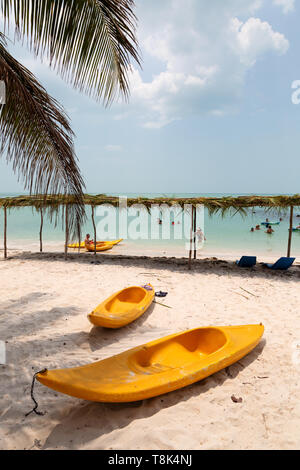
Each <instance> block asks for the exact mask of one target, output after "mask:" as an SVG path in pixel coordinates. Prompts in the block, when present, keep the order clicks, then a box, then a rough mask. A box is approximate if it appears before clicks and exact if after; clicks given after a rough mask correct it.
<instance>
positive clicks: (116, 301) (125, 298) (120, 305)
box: [105, 287, 147, 313]
mask: <svg viewBox="0 0 300 470" xmlns="http://www.w3.org/2000/svg"><path fill="white" fill-rule="evenodd" d="M146 295H147V292H146V291H145V289H143V288H141V287H128V289H124V290H122V291H121V292H119V293H118V294H117V295H116V296H115V297H113V298H112V299H111V300H109V301H108V302H107V304H106V305H105V308H106V310H107V311H108V312H111V313H115V312H117V313H121V312H125V311H127V310H129V309H130V308H132V307H133V306H136V305H137V304H139V303H140V302H142V300H143V299H144V298H145V296H146Z"/></svg>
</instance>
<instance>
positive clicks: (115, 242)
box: [68, 238, 123, 248]
mask: <svg viewBox="0 0 300 470" xmlns="http://www.w3.org/2000/svg"><path fill="white" fill-rule="evenodd" d="M121 241H123V238H120V239H119V240H110V241H104V242H96V245H102V244H103V243H106V244H108V245H117V244H118V243H120V242H121ZM68 248H85V242H81V243H80V245H79V243H71V244H70V245H68Z"/></svg>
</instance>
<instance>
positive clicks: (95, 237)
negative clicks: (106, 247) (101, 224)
mask: <svg viewBox="0 0 300 470" xmlns="http://www.w3.org/2000/svg"><path fill="white" fill-rule="evenodd" d="M92 221H93V227H94V255H95V256H97V231H96V224H95V208H94V206H92Z"/></svg>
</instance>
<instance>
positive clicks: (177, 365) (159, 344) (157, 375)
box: [37, 324, 264, 402]
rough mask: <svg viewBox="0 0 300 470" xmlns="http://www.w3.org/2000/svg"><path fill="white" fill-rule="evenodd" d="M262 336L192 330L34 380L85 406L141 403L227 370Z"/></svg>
mask: <svg viewBox="0 0 300 470" xmlns="http://www.w3.org/2000/svg"><path fill="white" fill-rule="evenodd" d="M263 331H264V327H263V325H261V324H260V325H243V326H225V327H206V328H195V329H193V330H188V331H186V332H183V333H177V334H174V335H171V336H166V337H164V338H160V339H158V340H156V341H151V342H150V343H147V344H144V345H142V346H138V347H136V348H133V349H130V350H128V351H125V352H123V353H121V354H117V355H116V356H112V357H109V358H107V359H104V360H102V361H99V362H94V363H93V364H89V365H85V366H81V367H75V368H71V369H57V370H46V371H45V372H43V373H39V374H38V375H37V379H38V380H39V381H40V382H41V383H42V384H44V385H46V386H47V387H50V388H52V389H54V390H57V391H58V392H62V393H65V394H67V395H71V396H73V397H77V398H82V399H84V400H90V401H99V402H130V401H136V400H143V399H145V398H150V397H154V396H157V395H161V394H163V393H167V392H171V391H172V390H176V389H178V388H181V387H185V386H186V385H190V384H192V383H194V382H197V381H199V380H201V379H204V378H205V377H208V376H209V375H211V374H214V373H215V372H217V371H219V370H221V369H224V368H225V367H228V366H230V364H233V363H234V362H236V361H238V360H239V359H241V358H242V357H243V356H245V355H246V354H248V353H249V352H250V351H251V350H252V349H253V348H254V347H255V346H256V345H257V344H258V343H259V340H260V338H261V336H262V334H263Z"/></svg>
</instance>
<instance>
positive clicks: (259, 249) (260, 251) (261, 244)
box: [0, 193, 300, 259]
mask: <svg viewBox="0 0 300 470" xmlns="http://www.w3.org/2000/svg"><path fill="white" fill-rule="evenodd" d="M14 195H15V194H0V197H4V196H14ZM111 195H115V196H116V195H118V194H116V193H111ZM139 195H140V196H146V197H147V196H148V197H155V196H160V195H161V194H139ZM231 195H234V194H231ZM121 196H127V197H134V196H137V194H122V195H121ZM163 196H167V197H176V196H177V197H196V196H219V197H221V196H228V194H201V193H199V194H196V193H194V194H164V195H163ZM235 196H236V195H235ZM90 214H91V212H90V208H89V207H88V208H87V215H88V221H87V223H86V225H85V227H83V233H84V234H85V233H87V232H89V233H91V235H92V236H93V226H92V222H91V218H90ZM298 214H299V215H300V208H299V210H298V212H297V210H296V211H295V215H294V227H296V226H297V225H300V217H297V215H298ZM136 217H137V216H136V215H134V216H133V215H131V216H129V217H128V224H129V225H130V224H131V223H133V224H134V219H136ZM145 217H146V219H145V218H144V223H143V224H142V227H137V229H138V230H139V231H140V232H139V233H138V234H137V235H136V236H137V237H142V239H139V238H138V239H136V240H133V239H128V240H124V243H123V244H122V245H120V247H121V246H122V249H121V248H118V250H119V251H120V250H121V251H120V252H121V253H125V252H130V253H134V254H139V253H145V254H150V253H153V254H156V255H172V256H177V255H178V256H179V255H184V254H185V253H186V251H187V247H188V240H183V239H181V240H178V239H174V226H172V224H171V222H172V221H173V220H174V217H173V216H172V215H171V219H170V220H171V222H169V221H168V223H170V239H168V240H164V239H161V238H160V239H158V240H153V239H151V224H150V216H149V215H148V214H147V215H146V216H145ZM161 217H162V219H163V222H164V215H163V214H162V216H161ZM266 217H268V218H269V220H270V221H278V220H279V217H281V218H282V219H283V220H282V221H281V223H280V225H275V226H273V229H274V233H273V234H272V235H268V234H266V233H265V228H264V227H263V226H261V230H259V231H255V232H250V229H251V227H255V225H256V224H260V223H261V222H262V221H264V220H265V219H266ZM101 220H102V217H101V216H96V223H97V224H98V223H99V222H100V221H101ZM118 220H119V219H118V213H117V214H116V227H115V228H116V231H115V233H113V231H112V232H111V233H107V236H106V237H105V238H106V239H109V238H115V237H116V238H119V233H118V231H119V224H118ZM145 220H146V222H145ZM147 220H148V223H147ZM156 220H157V219H155V221H156ZM186 220H187V222H186V223H188V224H190V219H189V218H187V219H186ZM178 221H180V224H182V230H184V219H183V218H182V215H179V216H176V217H175V220H174V222H175V224H177V222H178ZM288 223H289V214H288V213H284V212H282V213H281V214H278V213H277V212H276V211H273V212H265V211H264V210H263V209H260V208H255V209H254V211H253V212H252V210H251V209H250V210H249V212H248V215H247V216H245V217H243V216H241V215H240V214H235V215H227V216H226V217H225V218H222V216H221V215H214V216H212V217H210V216H209V215H208V213H207V210H205V211H204V219H203V220H201V222H200V221H199V222H198V224H197V225H198V226H200V224H201V229H202V230H203V231H204V233H205V237H206V241H205V243H204V246H203V248H202V249H201V252H199V253H200V255H201V256H202V255H207V256H208V255H209V256H213V255H216V256H222V255H223V256H225V255H228V256H229V255H234V256H239V255H242V254H248V255H258V256H259V257H261V258H262V259H263V258H264V257H265V258H268V259H269V258H272V257H273V256H274V258H275V257H276V256H285V255H286V250H287V241H288ZM136 225H138V224H136ZM39 227H40V217H39V215H38V214H37V213H36V212H35V211H33V210H32V209H31V208H22V209H13V210H11V211H10V212H9V214H8V247H9V248H14V249H15V248H18V249H30V250H31V251H37V250H38V246H39ZM106 228H107V229H108V228H109V227H106ZM110 228H112V226H110ZM177 228H178V227H177ZM159 230H160V232H159V237H161V236H162V235H161V229H159ZM185 231H186V233H189V228H186V230H185ZM43 240H44V245H45V250H48V249H51V250H52V249H55V251H56V250H60V249H61V250H62V249H63V243H64V231H63V230H62V226H61V222H59V223H58V225H57V227H54V224H51V223H50V221H48V220H45V222H44V230H43ZM0 244H1V245H2V244H3V216H1V215H0ZM114 251H115V250H114ZM292 255H293V256H296V257H300V232H298V233H297V232H295V233H293V239H292Z"/></svg>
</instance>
